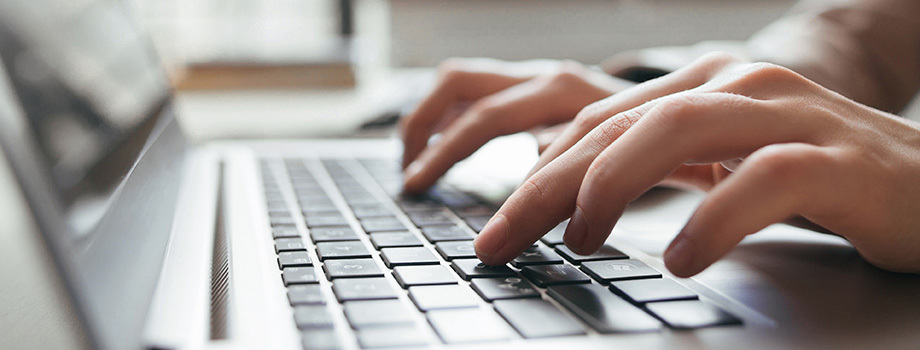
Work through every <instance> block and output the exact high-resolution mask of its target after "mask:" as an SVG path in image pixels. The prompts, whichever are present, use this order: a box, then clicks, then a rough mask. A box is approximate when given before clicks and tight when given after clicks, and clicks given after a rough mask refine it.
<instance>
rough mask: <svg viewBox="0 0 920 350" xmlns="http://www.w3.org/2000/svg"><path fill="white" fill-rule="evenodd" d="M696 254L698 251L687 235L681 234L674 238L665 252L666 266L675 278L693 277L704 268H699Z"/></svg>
mask: <svg viewBox="0 0 920 350" xmlns="http://www.w3.org/2000/svg"><path fill="white" fill-rule="evenodd" d="M696 254H697V252H696V249H695V247H694V246H693V243H692V242H691V240H690V239H688V237H687V234H685V233H683V232H681V233H679V234H678V235H677V237H674V240H673V241H671V245H670V246H668V249H667V250H666V251H665V253H664V265H665V267H667V268H668V271H671V274H673V275H674V276H677V277H681V278H687V277H691V276H693V275H696V274H697V273H699V272H700V271H702V268H701V267H699V266H697V265H698V264H697V259H696Z"/></svg>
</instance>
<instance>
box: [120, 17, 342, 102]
mask: <svg viewBox="0 0 920 350" xmlns="http://www.w3.org/2000/svg"><path fill="white" fill-rule="evenodd" d="M135 1H137V4H138V6H137V8H138V10H140V15H141V17H142V18H143V19H144V20H145V21H147V24H148V25H150V26H151V27H152V29H153V34H154V41H155V42H156V44H157V49H158V51H159V52H160V55H161V57H162V58H163V60H164V63H165V64H166V65H167V66H168V67H169V70H170V75H171V79H172V81H173V84H174V85H175V87H176V88H177V89H179V90H205V89H208V90H209V89H218V90H227V89H286V88H350V87H353V86H354V85H355V73H354V69H353V66H354V64H353V62H354V61H353V60H352V41H351V39H350V38H349V35H348V33H344V32H343V31H342V28H341V27H342V23H343V20H344V19H343V13H345V12H343V8H342V5H341V4H339V3H338V2H336V0H286V1H261V0H192V1H183V0H163V1H159V0H135ZM348 3H350V2H348ZM348 10H349V11H350V8H349V9H348ZM348 13H350V12H348ZM349 16H350V14H349ZM349 18H350V17H349ZM349 18H345V19H347V20H349V21H350V19H349Z"/></svg>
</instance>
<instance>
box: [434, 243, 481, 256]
mask: <svg viewBox="0 0 920 350" xmlns="http://www.w3.org/2000/svg"><path fill="white" fill-rule="evenodd" d="M435 246H436V249H437V250H438V254H441V257H443V258H444V260H453V259H471V258H475V257H476V251H475V250H474V249H473V241H448V242H438V243H435Z"/></svg>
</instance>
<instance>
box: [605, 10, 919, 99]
mask: <svg viewBox="0 0 920 350" xmlns="http://www.w3.org/2000/svg"><path fill="white" fill-rule="evenodd" d="M712 51H726V52H730V53H733V54H735V55H737V56H739V57H741V58H744V59H747V60H750V61H765V62H772V63H776V64H779V65H782V66H785V67H788V68H790V69H792V70H794V71H796V72H798V73H799V74H802V75H804V76H806V77H808V78H809V79H811V80H813V81H815V82H817V83H819V84H821V85H823V86H825V87H828V88H830V89H831V90H834V91H836V92H838V93H840V94H843V95H844V96H847V97H849V98H851V99H853V100H856V101H859V102H861V103H864V104H866V105H869V106H872V107H875V108H878V109H881V110H884V111H890V112H898V111H900V110H901V109H903V108H904V106H905V105H906V104H907V103H908V102H909V101H910V99H911V98H912V97H913V96H914V94H915V93H916V92H917V90H918V88H920V0H842V1H841V0H838V1H830V0H806V1H802V2H801V3H799V4H798V5H797V6H796V7H794V8H793V9H792V10H791V11H790V13H789V14H788V15H787V16H785V17H783V18H782V19H780V20H778V21H776V22H774V23H773V24H771V25H769V26H767V27H766V28H764V29H762V30H761V31H760V32H758V33H756V34H755V35H754V36H753V37H751V39H750V40H748V41H746V42H737V41H707V42H701V43H698V44H696V45H691V46H683V47H656V48H650V49H644V50H638V51H630V52H623V53H620V54H617V55H615V56H613V57H611V58H609V59H607V60H605V61H604V62H603V63H602V66H603V68H604V70H605V71H607V72H608V73H610V74H613V75H616V76H621V77H622V76H630V74H631V72H632V71H634V70H636V69H638V68H640V67H642V68H653V69H655V70H660V71H674V70H676V69H678V68H680V67H683V66H684V65H686V64H688V63H690V62H692V61H693V60H695V59H697V58H699V57H701V56H703V55H704V54H706V53H708V52H712Z"/></svg>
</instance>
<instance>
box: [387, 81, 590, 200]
mask: <svg viewBox="0 0 920 350" xmlns="http://www.w3.org/2000/svg"><path fill="white" fill-rule="evenodd" d="M554 79H556V78H554V77H541V78H537V79H532V80H529V81H526V82H523V83H521V84H518V85H515V86H512V87H510V88H508V89H505V90H502V91H500V92H497V93H495V94H493V95H491V96H488V97H485V98H483V99H481V100H480V101H479V102H477V103H475V104H474V105H473V106H472V107H470V108H469V109H467V111H466V112H465V113H464V114H463V115H461V116H460V117H458V118H457V120H456V121H455V122H454V123H453V124H452V125H450V126H449V127H447V128H446V129H445V130H444V131H443V133H442V134H441V138H440V139H439V140H438V142H437V143H435V144H434V145H432V146H430V147H428V148H427V149H425V150H424V151H422V152H421V154H419V156H418V157H417V158H416V160H415V161H413V162H412V164H410V165H409V166H408V167H407V168H406V176H405V183H404V185H403V190H404V191H405V192H408V193H416V192H420V191H423V190H425V189H427V188H428V187H430V186H431V185H433V184H434V183H435V182H436V181H437V179H438V178H440V177H441V176H442V175H444V174H445V173H446V172H447V170H449V169H450V167H451V166H453V165H454V164H455V163H457V162H459V161H460V160H463V159H464V158H466V157H468V156H470V155H471V154H473V152H475V151H476V150H477V149H479V148H480V147H482V145H484V144H485V143H486V142H488V141H489V140H491V139H493V138H495V137H497V136H501V135H507V134H512V133H516V132H520V131H524V130H528V129H531V128H534V127H536V126H538V125H552V124H557V123H560V122H562V121H565V120H568V119H571V117H572V115H574V114H575V112H577V111H578V110H579V109H580V108H581V107H582V106H584V105H586V104H588V103H591V102H592V101H593V100H595V99H598V98H602V97H603V96H606V95H607V92H606V91H602V90H600V89H589V90H586V91H590V93H585V94H579V95H578V96H573V97H572V98H567V99H564V101H560V99H556V98H553V97H554V96H558V95H559V91H558V89H559V82H558V81H555V80H554ZM591 90H593V91H591Z"/></svg>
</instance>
